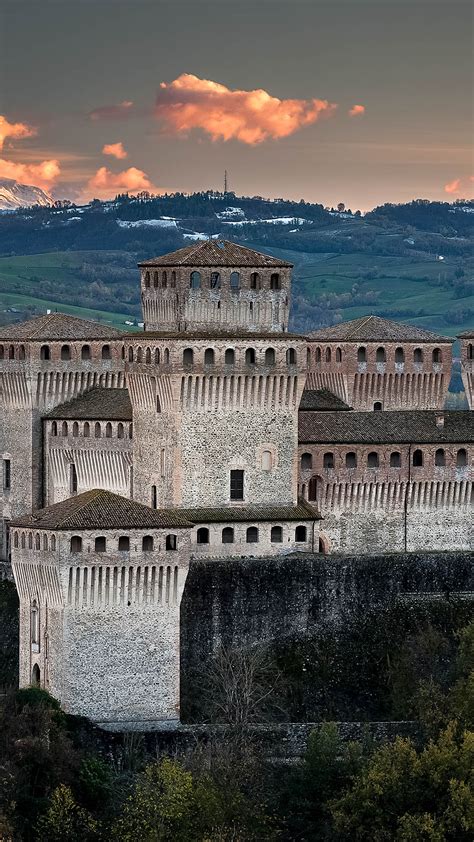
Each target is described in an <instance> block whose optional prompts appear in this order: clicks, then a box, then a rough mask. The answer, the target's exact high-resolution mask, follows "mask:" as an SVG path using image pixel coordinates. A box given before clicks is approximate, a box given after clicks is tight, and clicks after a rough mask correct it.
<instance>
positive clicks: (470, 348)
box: [467, 343, 474, 360]
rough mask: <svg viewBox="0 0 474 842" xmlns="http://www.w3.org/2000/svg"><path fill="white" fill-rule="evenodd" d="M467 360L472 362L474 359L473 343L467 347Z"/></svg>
mask: <svg viewBox="0 0 474 842" xmlns="http://www.w3.org/2000/svg"><path fill="white" fill-rule="evenodd" d="M467 358H468V360H472V359H473V358H474V345H472V343H469V345H468V346H467Z"/></svg>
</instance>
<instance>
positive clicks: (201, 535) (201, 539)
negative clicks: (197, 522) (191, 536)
mask: <svg viewBox="0 0 474 842" xmlns="http://www.w3.org/2000/svg"><path fill="white" fill-rule="evenodd" d="M196 543H198V544H208V543H209V530H208V528H207V527H206V526H200V527H199V529H198V531H197V532H196Z"/></svg>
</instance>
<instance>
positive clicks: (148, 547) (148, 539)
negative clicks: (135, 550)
mask: <svg viewBox="0 0 474 842" xmlns="http://www.w3.org/2000/svg"><path fill="white" fill-rule="evenodd" d="M153 547H154V542H153V538H152V536H151V535H144V536H143V538H142V552H144V553H152V552H153Z"/></svg>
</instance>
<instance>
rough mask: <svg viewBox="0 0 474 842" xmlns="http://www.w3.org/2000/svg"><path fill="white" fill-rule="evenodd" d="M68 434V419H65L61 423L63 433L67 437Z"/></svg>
mask: <svg viewBox="0 0 474 842" xmlns="http://www.w3.org/2000/svg"><path fill="white" fill-rule="evenodd" d="M67 434H68V428H67V421H63V423H62V425H61V435H62V436H64V437H66V436H67Z"/></svg>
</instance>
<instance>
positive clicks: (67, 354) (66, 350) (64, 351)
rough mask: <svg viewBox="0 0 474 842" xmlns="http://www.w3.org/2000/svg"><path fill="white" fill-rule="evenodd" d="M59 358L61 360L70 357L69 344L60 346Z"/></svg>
mask: <svg viewBox="0 0 474 842" xmlns="http://www.w3.org/2000/svg"><path fill="white" fill-rule="evenodd" d="M61 359H62V360H70V359H71V348H70V346H69V345H63V346H62V347H61Z"/></svg>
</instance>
